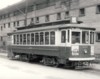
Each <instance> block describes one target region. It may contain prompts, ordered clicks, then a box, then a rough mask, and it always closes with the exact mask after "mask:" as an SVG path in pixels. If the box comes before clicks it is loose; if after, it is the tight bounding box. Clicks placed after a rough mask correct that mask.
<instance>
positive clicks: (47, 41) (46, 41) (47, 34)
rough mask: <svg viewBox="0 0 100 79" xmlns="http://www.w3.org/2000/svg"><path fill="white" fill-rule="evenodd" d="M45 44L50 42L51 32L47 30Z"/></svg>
mask: <svg viewBox="0 0 100 79" xmlns="http://www.w3.org/2000/svg"><path fill="white" fill-rule="evenodd" d="M45 44H49V32H45Z"/></svg>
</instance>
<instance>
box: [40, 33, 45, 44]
mask: <svg viewBox="0 0 100 79" xmlns="http://www.w3.org/2000/svg"><path fill="white" fill-rule="evenodd" d="M40 44H41V45H42V44H44V33H43V32H41V33H40Z"/></svg>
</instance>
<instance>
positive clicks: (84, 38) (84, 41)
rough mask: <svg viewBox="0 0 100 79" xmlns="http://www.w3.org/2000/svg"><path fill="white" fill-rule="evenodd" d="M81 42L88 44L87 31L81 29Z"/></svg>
mask: <svg viewBox="0 0 100 79" xmlns="http://www.w3.org/2000/svg"><path fill="white" fill-rule="evenodd" d="M82 43H83V44H88V43H89V32H88V31H83V32H82Z"/></svg>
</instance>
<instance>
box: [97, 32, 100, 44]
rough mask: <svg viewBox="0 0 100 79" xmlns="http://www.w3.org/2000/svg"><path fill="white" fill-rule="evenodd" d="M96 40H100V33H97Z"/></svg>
mask: <svg viewBox="0 0 100 79" xmlns="http://www.w3.org/2000/svg"><path fill="white" fill-rule="evenodd" d="M96 42H100V33H96Z"/></svg>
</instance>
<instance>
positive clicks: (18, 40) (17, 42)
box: [17, 35, 19, 44]
mask: <svg viewBox="0 0 100 79" xmlns="http://www.w3.org/2000/svg"><path fill="white" fill-rule="evenodd" d="M17 44H19V35H17Z"/></svg>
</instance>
